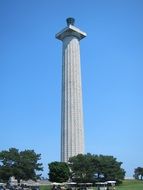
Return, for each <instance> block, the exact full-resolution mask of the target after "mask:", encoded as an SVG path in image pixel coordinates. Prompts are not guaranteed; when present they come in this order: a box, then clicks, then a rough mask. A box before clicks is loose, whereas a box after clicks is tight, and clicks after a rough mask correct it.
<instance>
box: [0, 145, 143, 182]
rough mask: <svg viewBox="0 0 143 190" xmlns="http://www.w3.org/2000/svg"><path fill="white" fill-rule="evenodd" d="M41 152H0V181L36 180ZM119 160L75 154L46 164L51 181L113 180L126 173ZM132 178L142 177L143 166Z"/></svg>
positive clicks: (119, 178) (41, 166) (40, 168)
mask: <svg viewBox="0 0 143 190" xmlns="http://www.w3.org/2000/svg"><path fill="white" fill-rule="evenodd" d="M40 160H41V154H37V153H35V151H34V150H24V151H19V150H18V149H16V148H10V149H9V150H3V151H1V152H0V182H7V181H8V180H9V178H10V177H11V176H15V178H16V179H17V180H18V182H20V180H21V179H22V180H29V179H32V180H35V181H36V180H37V179H40V178H41V174H39V173H40V172H41V171H43V164H42V163H40ZM121 165H122V162H119V161H117V159H116V158H115V157H113V156H106V155H94V154H93V155H92V154H89V153H88V154H85V155H81V154H79V155H77V156H74V157H72V158H70V159H69V162H68V163H63V162H52V163H50V164H49V180H50V181H51V182H65V181H68V180H69V179H70V181H73V182H92V183H94V182H98V181H108V180H115V181H117V182H121V181H122V180H123V179H124V177H125V170H124V169H123V168H122V167H121ZM134 177H135V179H141V180H142V179H143V168H141V167H138V168H136V169H135V172H134Z"/></svg>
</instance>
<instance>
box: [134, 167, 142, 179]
mask: <svg viewBox="0 0 143 190" xmlns="http://www.w3.org/2000/svg"><path fill="white" fill-rule="evenodd" d="M134 177H135V179H140V180H143V168H142V167H137V168H135V170H134Z"/></svg>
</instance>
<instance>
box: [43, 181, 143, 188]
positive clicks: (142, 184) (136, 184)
mask: <svg viewBox="0 0 143 190" xmlns="http://www.w3.org/2000/svg"><path fill="white" fill-rule="evenodd" d="M93 189H95V188H93ZM40 190H51V188H50V187H49V186H41V188H40ZM116 190H143V181H138V180H124V181H123V183H122V184H121V185H120V186H116Z"/></svg>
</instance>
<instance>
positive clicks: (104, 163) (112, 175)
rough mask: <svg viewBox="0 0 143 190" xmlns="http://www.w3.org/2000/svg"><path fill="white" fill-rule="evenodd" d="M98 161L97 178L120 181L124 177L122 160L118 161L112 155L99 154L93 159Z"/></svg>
mask: <svg viewBox="0 0 143 190" xmlns="http://www.w3.org/2000/svg"><path fill="white" fill-rule="evenodd" d="M96 159H97V160H98V161H99V166H98V173H97V176H98V178H99V180H104V181H108V180H115V181H117V182H120V181H121V180H123V179H124V176H125V171H124V169H122V168H121V165H122V162H118V161H117V159H116V158H114V157H113V156H104V155H99V156H98V157H97V156H95V160H96Z"/></svg>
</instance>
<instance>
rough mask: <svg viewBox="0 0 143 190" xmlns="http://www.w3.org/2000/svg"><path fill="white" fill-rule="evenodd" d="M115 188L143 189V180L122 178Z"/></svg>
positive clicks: (126, 189) (123, 189)
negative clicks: (121, 181)
mask: <svg viewBox="0 0 143 190" xmlns="http://www.w3.org/2000/svg"><path fill="white" fill-rule="evenodd" d="M116 189H117V190H143V181H137V180H124V181H123V183H122V185H120V186H118V187H116Z"/></svg>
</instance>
